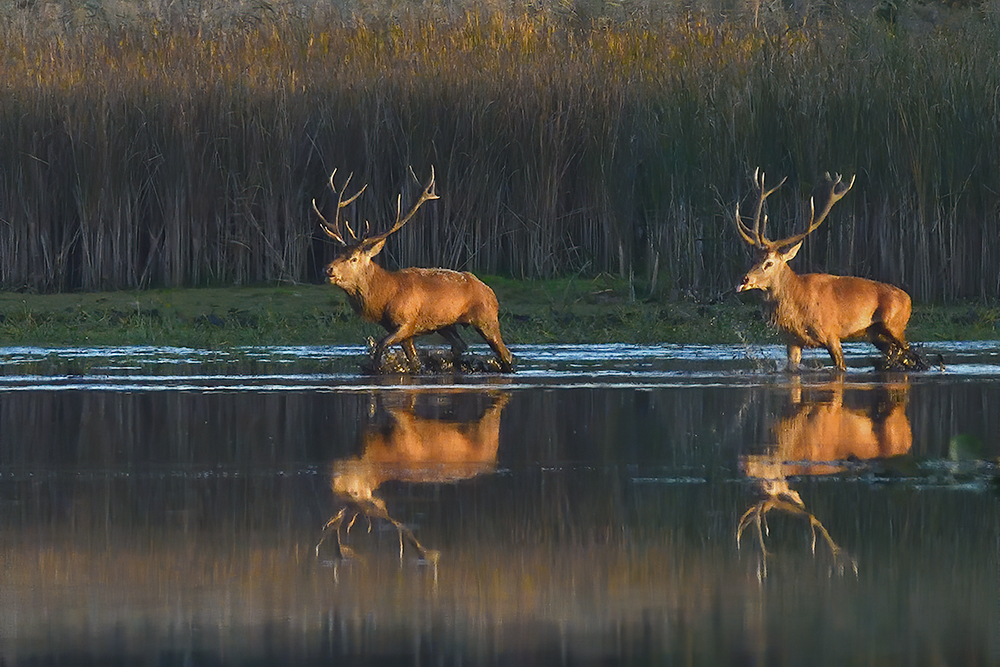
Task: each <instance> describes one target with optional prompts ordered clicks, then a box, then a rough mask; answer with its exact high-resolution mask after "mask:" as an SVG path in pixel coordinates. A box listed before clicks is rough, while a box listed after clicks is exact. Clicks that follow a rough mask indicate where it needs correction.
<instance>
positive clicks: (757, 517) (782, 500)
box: [736, 378, 913, 575]
mask: <svg viewBox="0 0 1000 667" xmlns="http://www.w3.org/2000/svg"><path fill="white" fill-rule="evenodd" d="M815 389H816V390H817V391H820V392H823V393H824V394H825V395H826V396H825V397H819V398H810V399H808V400H803V398H802V387H801V380H799V379H796V381H795V385H794V386H793V387H792V391H791V405H790V409H789V411H788V412H787V414H786V416H785V417H783V418H782V419H780V420H778V421H777V423H775V424H774V426H773V427H772V429H771V432H772V433H773V434H774V436H775V441H776V445H775V447H774V449H773V450H772V451H771V452H769V453H767V454H764V455H756V456H748V457H746V458H745V459H744V461H743V467H744V473H745V474H746V476H747V477H749V478H751V479H754V480H757V482H758V483H759V486H760V489H761V491H763V494H764V498H763V499H762V500H760V501H759V502H757V503H756V504H754V505H753V506H752V507H750V509H748V510H747V511H746V512H744V513H743V515H742V516H741V517H740V520H739V524H738V525H737V528H736V543H737V546H739V545H740V540H741V538H742V536H743V531H744V530H746V528H747V527H748V526H750V525H751V524H753V525H754V527H755V529H756V533H757V543H758V544H759V546H760V549H761V555H762V574H763V575H766V571H767V569H766V568H767V556H768V550H767V548H766V546H765V543H764V536H765V535H767V534H768V526H767V514H768V512H771V511H772V510H778V511H782V512H787V513H788V514H791V515H793V516H801V517H805V518H806V519H807V520H808V521H809V527H810V530H811V532H812V544H811V546H812V552H813V554H815V553H816V535H817V533H819V535H820V536H822V538H823V541H824V542H826V544H827V545H828V546H829V548H830V551H831V553H832V555H833V558H834V563H835V566H836V567H837V569H838V570H839V571H841V572H842V571H843V570H844V569H845V567H850V568H851V569H853V570H854V571H855V573H856V572H857V563H856V562H855V560H854V559H853V558H851V557H850V556H849V555H848V554H847V553H846V552H845V551H844V550H843V549H841V547H840V546H838V545H837V543H836V542H835V541H834V540H833V538H832V537H831V536H830V533H829V532H828V531H827V529H826V527H825V526H824V525H823V523H822V522H821V521H820V520H819V519H817V518H816V516H815V515H813V514H812V513H811V512H809V511H808V510H807V509H806V505H805V502H804V501H803V500H802V497H801V496H800V495H799V493H798V492H797V491H795V490H794V489H792V488H791V487H790V486H789V482H788V477H790V476H795V475H826V474H831V473H835V472H839V471H841V470H843V469H844V462H845V461H848V460H872V459H879V458H887V457H890V456H897V455H900V454H905V453H906V452H908V451H909V450H910V448H911V446H912V444H913V434H912V431H911V429H910V422H909V419H908V418H907V416H906V402H907V394H908V391H909V386H908V385H907V384H906V381H905V379H904V380H903V381H901V382H897V383H893V384H872V385H860V386H856V387H851V388H849V389H848V390H846V393H847V396H848V397H849V399H850V400H849V401H847V403H846V404H845V387H844V379H843V378H838V379H837V380H835V381H834V382H832V383H829V384H824V385H819V386H816V387H815Z"/></svg>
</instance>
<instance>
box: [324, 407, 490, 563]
mask: <svg viewBox="0 0 1000 667" xmlns="http://www.w3.org/2000/svg"><path fill="white" fill-rule="evenodd" d="M422 396H424V397H429V398H432V399H434V401H433V403H434V405H435V407H437V408H442V407H443V408H444V410H443V412H444V413H445V414H446V415H448V416H447V417H445V418H439V417H436V416H428V415H427V414H424V413H426V412H427V409H426V407H427V406H423V407H424V408H425V409H423V410H419V409H418V406H417V405H416V399H417V394H416V393H412V392H411V394H410V399H409V403H408V404H407V405H404V406H389V407H386V408H385V409H384V411H383V417H387V419H386V418H384V419H382V420H381V422H382V423H381V425H380V424H379V420H375V423H374V424H373V425H371V426H369V428H368V429H366V431H365V432H364V434H363V441H364V445H363V451H362V454H361V456H358V457H355V458H351V459H343V460H340V461H337V462H335V463H334V465H333V475H332V479H331V487H332V489H333V491H334V493H335V494H336V495H337V496H338V497H339V498H340V499H341V500H342V501H343V502H345V503H346V506H345V507H343V508H342V509H341V510H340V511H339V512H338V513H337V514H336V515H335V516H334V517H333V518H332V519H330V520H329V521H328V522H327V523H326V525H325V526H324V527H323V537H322V539H321V540H320V541H319V543H318V544H317V545H316V553H317V555H319V549H320V547H321V546H322V545H323V543H324V542H326V541H327V540H328V538H329V537H330V536H331V535H332V536H334V538H335V539H333V540H332V542H333V543H334V557H335V558H336V559H337V560H342V559H344V558H350V557H352V556H353V552H352V551H351V550H350V549H349V548H348V547H347V546H346V545H344V543H343V540H342V538H341V528H342V527H344V524H345V523H346V524H347V525H346V528H345V529H344V531H343V532H344V534H349V533H350V530H351V528H352V527H353V526H354V524H355V522H356V521H357V519H358V517H359V516H362V517H364V518H365V520H366V521H367V522H368V529H369V531H370V530H371V525H372V520H373V519H381V520H383V521H387V522H389V523H390V524H392V526H393V527H394V528H395V529H396V531H397V533H398V534H399V557H400V559H401V560H402V558H403V552H404V547H405V545H406V544H409V545H410V546H411V547H413V549H414V550H415V551H416V552H417V554H418V555H419V557H420V558H421V559H422V560H424V561H427V562H430V563H437V561H438V558H439V556H440V554H439V553H438V552H437V551H434V550H432V549H427V548H426V547H424V546H423V545H422V544H421V543H420V541H419V540H418V539H417V537H416V536H415V535H414V534H413V531H412V530H410V529H409V528H408V527H407V526H405V525H404V524H403V523H401V522H399V521H397V520H396V519H394V518H393V517H392V516H391V515H390V514H389V511H388V509H387V507H386V504H385V501H384V500H383V499H382V498H380V497H378V495H376V491H377V490H378V488H379V487H380V486H381V485H382V484H384V483H385V482H388V481H403V482H410V483H415V484H441V483H453V482H458V481H461V480H465V479H470V478H472V477H475V476H477V475H481V474H484V473H488V472H492V471H493V470H494V469H495V468H496V459H497V450H498V448H499V445H500V415H501V413H502V411H503V408H504V406H506V405H507V402H508V400H509V399H510V397H509V396H508V395H507V394H502V393H494V394H490V395H489V400H490V404H489V406H488V407H487V408H486V409H485V411H482V412H481V414H477V416H476V417H475V418H473V419H465V418H462V417H463V415H462V414H461V413H462V411H463V410H462V408H463V407H464V408H468V407H469V405H470V402H474V403H475V404H476V405H475V407H476V409H477V413H479V405H478V402H479V401H481V399H482V398H483V396H484V394H482V393H475V392H464V393H444V394H433V395H429V394H422ZM466 412H468V409H466Z"/></svg>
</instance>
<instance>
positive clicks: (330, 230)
mask: <svg viewBox="0 0 1000 667" xmlns="http://www.w3.org/2000/svg"><path fill="white" fill-rule="evenodd" d="M336 174H337V170H336V169H334V170H333V173H331V174H330V189H331V190H333V193H334V194H335V195H337V207H336V209H335V214H334V218H333V222H332V223H330V222H328V221H327V219H326V218H325V217H323V214H322V213H321V212H320V210H319V207H318V206H317V205H316V200H315V199H314V200H313V202H312V205H313V210H314V211H315V212H316V215H318V216H319V219H320V227H322V229H323V231H324V232H325V233H326V235H327V236H329V237H330V238H331V239H333V240H334V241H336V242H337V243H339V244H340V245H342V246H344V251H343V252H342V253H341V254H340V256H338V257H337V258H336V259H335V260H333V261H332V262H330V263H329V264H328V265H327V266H326V269H325V270H324V274H325V275H326V279H327V281H328V282H330V283H331V284H334V285H338V286H340V287H342V288H344V289H345V290H347V291H348V292H350V291H354V290H355V289H356V288H357V287H358V285H359V283H361V282H363V281H364V280H365V279H366V278H367V277H368V276H369V275H370V273H371V271H372V269H371V267H372V258H373V257H375V255H377V254H379V252H381V251H382V248H383V246H385V241H386V239H387V238H389V236H390V235H392V234H393V233H395V232H397V231H399V229H400V228H401V227H402V226H403V225H405V224H406V223H407V222H409V221H410V219H411V218H412V217H413V215H414V214H415V213H416V212H417V209H418V208H420V206H421V205H422V204H423V203H424V202H426V201H430V200H431V199H437V198H438V195H437V193H436V192H435V191H434V168H433V167H431V177H430V180H429V181H428V182H427V185H426V186H425V187H424V190H423V192H422V193H421V194H420V197H419V198H418V199H417V202H416V203H415V204H414V205H413V208H411V209H410V212H409V213H407V214H406V215H405V216H404V215H403V211H402V199H403V196H402V195H399V196H398V197H397V199H396V223H395V224H394V225H393V226H392V228H390V229H389V230H388V231H386V232H383V233H381V234H378V235H376V236H368V233H369V229H370V228H369V225H368V223H367V222H365V229H364V232H363V233H362V234H361V235H360V236H359V235H358V234H356V233H355V231H354V229H352V228H351V226H350V224H348V223H347V221H346V220H345V221H344V227H345V228H346V230H347V234H348V236H347V237H345V236H344V234H343V233H342V232H341V231H340V211H341V209H344V208H346V207H347V206H349V205H350V204H351V203H353V202H354V200H355V199H357V198H358V197H360V196H361V193H363V192H364V191H365V189H367V187H368V185H367V184H365V185H364V186H362V188H361V189H360V190H358V191H357V192H356V193H354V195H352V196H350V197H348V198H347V199H344V193H345V192H346V190H347V187H348V186H349V185H350V183H351V177H352V176H353V174H351V175H350V176H348V177H347V180H346V181H344V185H343V186H341V188H340V189H339V190H338V189H337V186H336V184H335V183H334V177H335V176H336Z"/></svg>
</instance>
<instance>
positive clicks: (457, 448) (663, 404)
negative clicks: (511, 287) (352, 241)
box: [0, 342, 1000, 665]
mask: <svg viewBox="0 0 1000 667" xmlns="http://www.w3.org/2000/svg"><path fill="white" fill-rule="evenodd" d="M512 349H513V351H514V354H515V355H516V357H517V362H518V372H517V373H516V374H515V375H512V376H469V377H463V378H452V377H446V378H415V379H414V378H410V379H406V380H400V379H397V378H372V377H367V376H363V375H360V374H359V373H358V372H357V368H358V365H359V362H360V359H361V355H362V354H363V352H364V350H363V349H362V348H360V347H348V346H343V347H341V346H332V347H295V348H245V349H233V350H229V351H204V350H190V349H180V348H154V347H127V348H97V349H84V348H67V349H50V348H45V349H41V348H0V363H2V368H3V375H0V443H2V446H0V560H2V570H0V572H2V575H0V576H2V578H0V609H3V612H2V614H0V660H2V661H4V662H5V663H6V664H20V663H22V662H25V663H37V662H53V661H57V660H65V661H68V662H70V661H71V662H84V663H86V662H90V663H94V664H106V663H107V662H108V661H109V660H112V659H114V660H115V661H118V662H144V663H146V662H155V663H157V664H173V663H184V664H215V663H234V662H235V663H248V662H257V661H263V662H283V663H290V662H292V663H296V662H297V663H302V662H307V663H315V664H329V663H331V662H337V661H340V660H344V659H348V661H350V662H357V663H371V662H384V663H392V664H395V663H396V662H398V661H400V660H405V661H406V662H410V663H424V662H432V663H448V664H452V663H459V662H462V663H465V662H472V663H491V664H492V663H514V664H523V663H539V664H543V663H544V664H565V663H573V664H576V663H590V662H611V663H647V662H652V661H655V662H667V661H677V662H683V663H690V664H836V665H841V664H879V665H883V664H890V665H891V664H928V665H938V664H963V665H965V664H995V663H997V662H998V661H1000V604H998V603H1000V600H998V595H1000V593H998V591H1000V569H998V551H1000V508H998V481H997V480H998V474H1000V471H998V466H997V462H998V457H1000V342H988V343H971V344H970V343H954V344H935V345H934V346H933V349H931V346H930V345H928V349H927V350H925V353H932V354H935V355H936V354H938V353H940V354H941V355H942V357H943V359H944V363H945V365H944V368H943V369H936V370H933V371H929V372H926V373H919V374H910V375H901V374H892V375H879V374H876V373H873V372H869V371H866V370H865V369H864V367H863V366H864V364H865V363H866V361H867V359H868V357H871V356H872V352H871V351H870V348H866V347H865V346H863V345H857V346H850V345H849V346H846V349H845V351H846V353H847V357H848V364H849V365H850V366H851V369H850V370H849V372H848V373H847V374H846V376H845V377H843V378H838V377H837V376H836V375H834V374H832V373H830V372H829V371H828V370H814V371H807V372H804V373H802V374H801V375H800V376H798V377H792V376H789V375H786V374H784V373H779V372H776V371H775V368H776V367H777V365H778V364H780V363H781V362H782V360H783V356H784V353H783V349H780V348H777V347H754V348H748V347H743V346H683V347H680V346H648V347H642V346H624V345H607V346H538V347H534V346H524V347H520V348H517V347H515V348H512ZM809 363H810V364H812V365H815V366H818V365H821V364H824V363H828V362H827V360H826V359H824V358H823V357H820V356H813V357H810V358H809ZM869 367H870V365H869ZM342 510H343V513H342V514H341V511H342ZM338 517H339V518H338ZM331 520H332V521H331ZM352 521H353V524H352ZM328 522H330V523H328ZM349 525H350V526H351V529H350V532H348V530H347V529H348V526H349ZM325 526H326V528H324V527H325ZM758 526H759V527H760V529H759V531H758ZM741 528H742V531H741ZM765 529H766V530H765ZM738 532H741V539H740V541H739V542H737V533H738ZM814 535H815V542H814V541H813V540H814ZM401 544H402V555H400V546H401Z"/></svg>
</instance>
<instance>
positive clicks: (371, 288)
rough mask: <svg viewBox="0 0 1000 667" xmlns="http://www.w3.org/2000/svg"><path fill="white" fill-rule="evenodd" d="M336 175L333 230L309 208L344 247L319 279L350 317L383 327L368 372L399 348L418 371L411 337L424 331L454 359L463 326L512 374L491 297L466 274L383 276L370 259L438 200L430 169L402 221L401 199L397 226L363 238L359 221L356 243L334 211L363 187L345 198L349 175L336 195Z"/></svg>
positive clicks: (439, 272) (419, 272) (421, 272)
mask: <svg viewBox="0 0 1000 667" xmlns="http://www.w3.org/2000/svg"><path fill="white" fill-rule="evenodd" d="M336 173H337V170H336V169H335V170H334V171H333V173H332V174H330V188H331V189H332V190H333V192H334V194H336V195H337V208H336V215H335V217H334V219H333V223H332V224H331V223H329V222H327V220H326V218H324V217H323V214H322V213H320V210H319V207H317V206H316V200H315V199H314V200H313V210H314V211H316V214H317V215H318V216H319V218H320V221H321V222H320V226H321V227H322V228H323V231H324V232H326V234H327V236H329V237H330V238H332V239H333V240H334V241H336V242H337V243H339V244H340V245H342V246H344V251H343V252H342V253H341V254H340V256H339V257H337V259H335V260H333V261H332V262H330V263H329V264H328V265H327V267H326V269H325V274H326V279H327V281H328V282H330V283H332V284H334V285H337V286H338V287H340V288H341V289H343V290H344V291H345V292H347V298H348V301H350V304H351V307H352V308H353V309H354V312H356V313H358V314H359V315H361V317H363V318H364V319H366V320H369V321H370V322H377V323H379V324H381V325H382V326H383V327H384V328H385V329H386V331H388V332H389V333H388V334H387V335H386V336H384V337H383V338H382V339H381V340H379V341H378V343H376V345H375V349H374V352H373V358H372V361H373V365H374V367H375V368H379V367H380V366H379V365H380V363H381V361H382V358H383V355H384V354H385V351H386V349H387V348H389V347H390V346H392V345H395V344H397V343H398V344H399V345H400V346H401V347H402V348H403V352H404V353H405V354H406V358H407V361H408V362H409V364H410V366H411V367H414V368H419V367H420V359H419V357H418V356H417V350H416V347H415V346H414V345H413V338H414V337H415V336H419V335H422V334H430V333H439V334H441V335H442V336H443V337H444V338H445V340H447V341H448V343H449V344H450V345H451V349H452V352H453V354H454V355H455V357H456V359H457V358H458V356H460V355H461V354H462V352H464V351H465V349H466V348H467V347H468V346H467V345H466V344H465V341H463V340H462V338H461V337H460V336H459V335H458V329H457V325H459V324H463V325H466V326H471V327H473V328H474V329H475V330H476V331H478V332H479V335H480V336H482V337H483V339H484V340H485V341H486V342H487V343H489V345H490V347H491V348H492V349H493V352H494V354H496V356H497V359H498V360H499V362H500V368H501V369H502V370H503V371H505V372H510V371H511V370H513V358H512V357H511V354H510V351H509V350H508V349H507V348H506V346H504V344H503V340H502V339H501V338H500V323H499V321H498V319H497V311H498V310H499V304H498V303H497V297H496V295H495V294H494V293H493V290H491V289H490V288H489V287H487V286H486V285H485V284H484V283H483V282H482V281H480V280H479V279H478V278H476V277H475V276H474V275H472V274H471V273H468V272H458V271H451V270H449V269H418V268H408V269H401V270H399V271H387V270H386V269H383V268H382V267H380V266H379V265H378V264H376V263H375V262H373V261H372V258H373V257H375V255H377V254H378V253H379V251H381V250H382V246H384V245H385V241H386V239H387V238H388V237H389V236H390V235H391V234H393V233H394V232H396V231H398V230H399V229H400V228H401V227H402V226H403V225H405V224H406V223H407V222H409V220H410V218H412V217H413V214H414V213H416V212H417V209H418V208H420V206H421V205H422V204H423V203H424V202H426V201H429V200H431V199H437V198H438V195H437V194H436V193H435V192H434V169H433V167H432V168H431V178H430V181H428V183H427V186H426V187H425V188H424V190H423V192H422V193H421V195H420V198H419V199H417V203H416V204H414V205H413V208H412V209H410V212H409V213H407V214H406V215H405V216H404V215H403V214H402V195H400V196H399V198H397V200H396V224H394V225H393V226H392V228H391V229H390V230H389V231H387V232H384V233H382V234H378V235H376V236H371V237H369V236H367V232H368V225H367V223H365V233H364V234H363V235H362V236H360V237H359V236H358V235H356V234H355V233H354V230H353V229H351V226H350V225H349V224H348V223H347V221H346V220H345V221H344V226H345V227H346V228H347V232H348V234H349V235H350V236H349V240H345V237H344V236H343V234H341V232H340V211H341V209H343V208H344V207H346V206H348V205H350V204H351V203H352V202H353V201H354V200H355V199H357V198H358V197H359V196H360V195H361V193H362V192H364V191H365V188H367V187H368V186H367V185H365V186H364V187H362V188H361V189H360V190H358V192H356V193H355V194H354V195H353V196H351V197H349V198H347V199H344V192H345V191H346V190H347V186H348V184H349V183H350V181H351V177H350V176H348V177H347V180H346V181H345V182H344V185H343V187H342V188H341V189H340V190H339V191H338V190H337V187H336V185H335V184H334V181H333V177H334V176H335V175H336Z"/></svg>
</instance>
